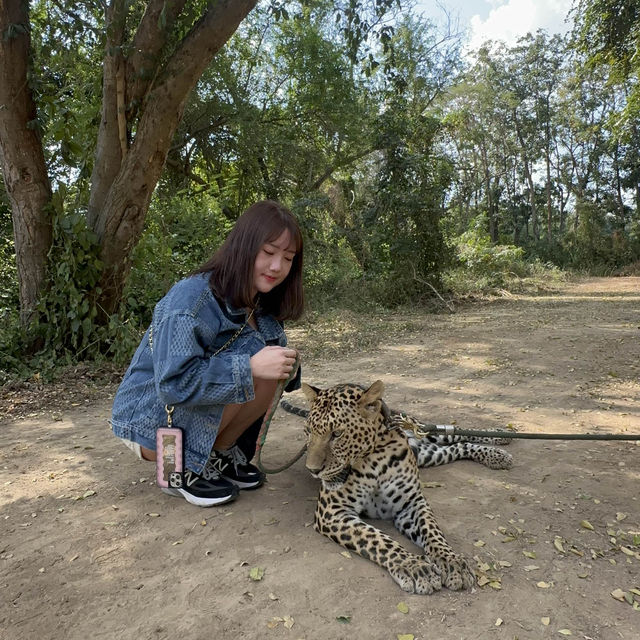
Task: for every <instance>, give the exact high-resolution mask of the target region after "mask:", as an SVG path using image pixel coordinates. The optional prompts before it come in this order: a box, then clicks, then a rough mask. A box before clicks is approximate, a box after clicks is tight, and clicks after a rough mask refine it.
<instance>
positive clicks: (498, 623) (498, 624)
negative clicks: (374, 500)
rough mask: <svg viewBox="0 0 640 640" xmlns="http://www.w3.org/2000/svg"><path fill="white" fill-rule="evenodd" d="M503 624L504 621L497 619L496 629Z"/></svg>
mask: <svg viewBox="0 0 640 640" xmlns="http://www.w3.org/2000/svg"><path fill="white" fill-rule="evenodd" d="M503 622H504V620H503V619H502V618H498V619H497V620H496V627H499V626H500V625H501V624H502V623H503Z"/></svg>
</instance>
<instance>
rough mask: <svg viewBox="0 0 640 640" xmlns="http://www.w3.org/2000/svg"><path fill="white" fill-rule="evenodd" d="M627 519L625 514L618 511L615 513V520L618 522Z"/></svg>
mask: <svg viewBox="0 0 640 640" xmlns="http://www.w3.org/2000/svg"><path fill="white" fill-rule="evenodd" d="M626 517H627V514H626V513H622V512H620V511H618V513H616V520H617V521H618V522H621V521H622V520H624V519H625V518H626Z"/></svg>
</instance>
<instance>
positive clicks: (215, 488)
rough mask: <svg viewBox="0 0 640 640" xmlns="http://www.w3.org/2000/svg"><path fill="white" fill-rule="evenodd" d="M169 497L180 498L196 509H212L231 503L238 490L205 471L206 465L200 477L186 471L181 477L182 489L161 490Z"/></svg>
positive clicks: (167, 488)
mask: <svg viewBox="0 0 640 640" xmlns="http://www.w3.org/2000/svg"><path fill="white" fill-rule="evenodd" d="M162 490H163V491H164V492H165V493H168V494H169V495H170V496H182V497H183V498H184V499H185V500H186V501H187V502H190V503H191V504H195V505H197V506H198V507H213V506H215V505H217V504H224V503H225V502H231V500H233V499H235V497H236V496H237V495H238V493H239V491H238V488H237V487H236V486H235V485H234V484H232V483H231V482H229V481H228V480H225V479H224V478H221V477H220V474H219V473H215V472H213V471H212V470H210V469H207V467H206V465H205V468H204V469H203V471H202V475H198V474H197V473H195V472H194V471H191V470H190V469H187V470H186V471H185V472H184V473H183V475H182V487H181V488H176V487H166V488H163V489H162Z"/></svg>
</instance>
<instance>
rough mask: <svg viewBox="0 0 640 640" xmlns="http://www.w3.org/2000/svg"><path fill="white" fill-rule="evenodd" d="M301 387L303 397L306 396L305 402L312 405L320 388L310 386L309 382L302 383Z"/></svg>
mask: <svg viewBox="0 0 640 640" xmlns="http://www.w3.org/2000/svg"><path fill="white" fill-rule="evenodd" d="M301 389H302V393H304V395H305V397H306V398H307V402H308V403H309V406H312V405H313V403H314V402H315V399H316V397H317V396H318V394H319V393H320V389H318V387H312V386H311V385H310V384H307V383H306V382H303V383H302V387H301Z"/></svg>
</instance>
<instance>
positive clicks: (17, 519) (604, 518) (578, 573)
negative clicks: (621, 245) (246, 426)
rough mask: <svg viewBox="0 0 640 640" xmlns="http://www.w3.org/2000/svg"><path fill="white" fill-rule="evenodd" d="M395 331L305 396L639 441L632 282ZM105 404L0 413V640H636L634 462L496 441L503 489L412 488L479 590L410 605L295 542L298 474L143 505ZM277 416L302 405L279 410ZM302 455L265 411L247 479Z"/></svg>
mask: <svg viewBox="0 0 640 640" xmlns="http://www.w3.org/2000/svg"><path fill="white" fill-rule="evenodd" d="M411 327H412V328H411V330H407V331H405V332H404V333H402V334H399V335H395V336H394V338H393V339H392V340H391V341H390V342H388V343H387V344H384V345H382V346H381V347H379V348H377V349H371V350H370V351H368V352H366V353H365V352H358V353H349V354H346V355H344V356H343V357H340V356H339V355H338V356H336V357H331V358H326V359H324V360H323V359H318V358H316V359H307V360H305V361H304V370H303V371H304V375H303V379H304V380H306V381H307V382H310V383H315V384H319V385H321V386H323V385H329V384H334V383H338V382H346V381H355V382H360V383H369V382H373V381H374V380H376V379H381V380H383V381H384V383H385V386H386V395H385V398H386V400H387V402H388V404H390V405H391V406H393V407H396V408H402V409H405V410H406V411H408V412H409V413H412V414H414V415H416V416H421V417H423V418H425V419H426V420H428V421H434V422H438V423H448V422H456V423H457V424H458V425H460V426H462V427H465V428H472V427H478V428H495V427H505V426H506V425H508V424H511V425H513V426H515V427H517V428H518V430H520V431H531V432H554V433H586V432H602V433H608V432H615V433H625V432H628V433H635V434H640V381H639V379H638V374H639V368H640V341H639V338H640V278H631V277H630V278H616V279H613V278H612V279H592V280H588V281H581V282H578V283H572V284H567V285H563V286H562V288H561V289H560V290H559V291H555V292H553V293H544V292H543V293H540V294H539V295H536V296H524V295H523V296H513V297H509V298H502V299H497V300H492V301H485V302H482V303H475V304H473V305H469V306H466V307H464V308H462V309H460V310H458V311H457V312H456V313H455V314H452V315H448V314H447V315H424V316H415V317H412V318H411ZM290 338H291V342H292V343H293V344H294V346H295V344H296V339H298V338H299V339H300V341H301V342H302V341H303V336H302V335H299V336H297V335H296V331H293V332H291V335H290ZM311 338H313V336H311ZM114 390H115V383H111V384H108V385H105V386H102V388H94V387H92V386H91V385H90V384H86V385H85V387H84V392H83V393H78V395H77V396H75V395H74V394H73V393H71V392H70V391H68V390H67V391H64V390H61V391H59V393H57V395H56V394H55V393H49V394H48V395H46V394H45V395H43V396H41V397H39V399H38V401H37V404H35V405H34V404H33V403H31V404H30V403H29V399H28V398H24V397H21V396H20V394H21V393H22V394H24V393H25V392H24V391H15V392H13V393H11V394H8V395H7V394H5V397H4V400H3V405H2V411H3V414H4V415H3V417H2V426H1V428H0V486H1V487H2V493H1V494H0V505H1V508H0V509H1V510H0V638H2V640H18V639H20V640H22V639H31V638H34V639H35V638H37V639H38V640H46V639H49V638H51V639H56V640H58V639H70V640H74V639H85V638H109V639H111V638H117V639H119V640H120V639H122V640H125V639H129V638H130V639H135V640H145V639H147V638H148V639H154V640H155V639H158V640H159V639H165V638H166V639H169V638H180V639H182V640H191V639H194V640H199V639H206V640H213V639H216V638H220V639H223V640H227V639H233V640H241V639H247V640H249V639H250V640H254V639H255V640H263V639H267V640H270V639H274V640H276V639H290V640H299V639H305V640H342V639H345V640H346V639H349V640H351V639H355V638H362V639H367V640H396V639H397V638H398V637H400V638H402V639H403V640H409V639H411V638H414V639H415V640H454V639H455V640H472V639H473V640H479V639H485V638H487V639H496V640H502V639H508V640H513V639H515V638H517V639H519V640H529V639H532V640H537V639H544V638H559V637H568V636H572V637H575V638H585V639H591V640H617V639H619V638H622V639H625V640H637V639H638V638H640V610H639V609H640V607H637V606H636V608H634V607H633V606H632V605H631V604H629V603H628V602H626V601H624V597H623V596H622V595H621V594H620V592H626V593H627V594H628V596H627V597H630V598H631V599H633V592H630V590H631V589H636V590H638V591H637V594H638V595H637V596H636V599H637V600H639V601H640V500H639V495H640V491H639V489H640V465H639V463H638V462H639V459H640V447H639V446H638V443H637V442H602V441H600V442H598V441H579V442H568V441H550V440H544V441H537V440H535V441H534V440H515V441H514V442H512V444H511V445H510V446H509V450H510V451H511V453H512V454H513V456H514V466H513V468H512V469H511V470H509V471H492V470H490V469H487V468H486V467H483V466H481V465H479V464H476V463H473V462H469V461H462V462H457V463H455V464H452V465H449V466H445V467H439V468H436V469H429V470H423V471H422V472H421V475H422V479H423V481H424V483H425V488H424V491H425V492H426V495H427V497H428V499H429V500H430V503H431V505H432V507H433V509H434V511H435V513H436V515H437V517H438V519H439V522H440V524H441V526H442V528H443V530H444V531H445V534H446V535H447V537H448V539H449V542H450V543H451V544H452V546H453V547H454V548H455V549H456V550H458V551H460V552H462V553H464V554H466V555H467V556H469V557H471V558H475V559H476V563H477V565H478V569H479V570H478V577H479V582H478V586H477V587H476V588H475V589H474V590H473V591H471V592H461V593H454V592H451V591H447V590H443V591H441V592H439V593H437V594H435V595H431V596H418V595H409V594H406V593H404V592H403V591H401V590H400V589H399V587H398V586H397V585H396V584H395V583H394V582H393V580H392V579H391V578H390V577H389V575H388V574H387V573H386V572H385V570H383V569H382V568H380V567H378V566H376V565H374V564H373V563H371V562H368V561H366V560H363V559H361V558H359V557H357V556H356V555H352V556H351V557H347V556H348V554H346V555H345V554H344V553H341V552H343V549H341V548H340V547H338V546H337V545H336V544H335V543H333V542H331V541H330V540H328V539H326V538H324V537H322V536H321V535H320V534H318V533H316V532H315V531H314V530H313V527H312V526H311V521H312V518H313V510H314V502H315V496H316V494H317V490H318V484H317V481H316V480H314V479H313V478H311V476H310V475H309V474H308V473H307V472H306V470H305V467H304V461H303V460H301V461H299V462H297V463H296V464H295V465H294V466H293V467H292V468H290V469H289V470H287V471H285V472H283V473H280V474H278V475H273V476H270V477H269V480H268V483H267V484H266V485H265V486H263V487H262V488H261V489H259V490H257V491H254V492H243V493H242V495H241V496H240V498H239V499H238V500H237V501H236V502H234V503H231V504H230V505H227V506H223V507H219V508H213V509H198V508H196V507H194V506H192V505H189V504H188V503H187V502H185V501H184V500H181V499H177V498H171V497H169V496H166V495H164V494H162V493H161V492H160V491H159V490H158V489H157V487H155V486H153V478H154V467H153V465H152V463H143V462H141V461H138V460H136V459H135V458H134V457H133V455H132V454H131V453H130V452H129V450H128V449H126V448H125V447H124V446H123V445H122V444H121V443H119V442H118V441H117V440H116V439H115V438H114V437H113V436H112V435H111V433H110V431H109V427H108V424H107V418H108V416H109V411H110V402H111V398H112V396H113V392H114ZM289 399H290V400H291V401H292V402H294V403H297V404H300V405H301V406H302V405H304V400H303V397H302V394H301V393H299V392H296V393H295V394H292V395H290V396H289ZM25 407H26V408H25ZM302 442H303V436H302V419H301V418H298V417H296V416H291V415H288V414H283V413H280V412H279V413H278V414H277V417H276V419H275V420H274V424H273V426H272V429H271V431H270V439H269V441H268V442H267V445H266V458H267V462H273V463H274V464H275V463H279V462H280V461H283V460H286V459H287V458H288V457H290V456H292V455H293V454H294V453H295V452H296V451H297V450H298V449H299V447H300V446H301V444H302ZM381 526H382V528H383V529H384V530H385V531H387V532H393V529H392V528H391V527H390V526H389V525H388V524H385V523H382V525H381ZM396 537H397V538H398V539H401V536H399V535H396ZM405 543H406V545H407V546H408V547H410V546H411V545H410V543H409V542H407V541H405ZM256 567H260V568H262V569H264V575H263V577H262V579H261V580H259V581H254V580H252V579H251V578H250V575H249V574H250V571H251V570H252V569H254V568H256ZM618 590H619V591H618ZM612 592H613V593H614V594H615V595H617V596H618V597H621V598H622V601H621V600H619V599H616V597H614V596H612ZM632 601H633V600H632ZM401 603H404V605H406V607H405V606H403V604H401ZM399 604H400V608H398V605H399ZM401 609H403V610H405V612H403V611H401Z"/></svg>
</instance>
